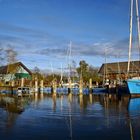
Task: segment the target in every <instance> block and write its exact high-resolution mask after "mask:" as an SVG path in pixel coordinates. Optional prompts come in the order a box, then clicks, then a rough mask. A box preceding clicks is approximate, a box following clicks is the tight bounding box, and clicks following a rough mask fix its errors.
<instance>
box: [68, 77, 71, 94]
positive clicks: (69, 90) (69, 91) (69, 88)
mask: <svg viewBox="0 0 140 140" xmlns="http://www.w3.org/2000/svg"><path fill="white" fill-rule="evenodd" d="M71 88H72V86H71V79H70V78H69V87H68V93H71Z"/></svg>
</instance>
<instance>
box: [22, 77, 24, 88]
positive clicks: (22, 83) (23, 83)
mask: <svg viewBox="0 0 140 140" xmlns="http://www.w3.org/2000/svg"><path fill="white" fill-rule="evenodd" d="M21 87H24V78H21Z"/></svg>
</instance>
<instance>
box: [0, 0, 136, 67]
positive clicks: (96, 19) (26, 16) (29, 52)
mask: <svg viewBox="0 0 140 140" xmlns="http://www.w3.org/2000/svg"><path fill="white" fill-rule="evenodd" d="M129 17H130V0H0V55H3V53H2V51H3V52H7V50H11V51H13V52H15V53H14V54H16V56H17V60H18V61H21V62H23V63H24V64H25V65H26V66H27V67H29V68H34V67H35V66H37V67H39V68H40V69H48V68H50V69H51V68H52V67H53V69H59V68H60V66H61V65H63V67H66V66H67V65H68V48H69V46H70V41H71V42H72V43H71V57H70V59H71V60H74V61H75V62H76V64H77V65H78V63H79V61H80V60H86V62H87V63H89V64H90V65H93V66H101V64H102V63H104V61H105V55H104V54H105V50H106V56H107V62H114V61H127V56H128V55H127V54H128V45H129V44H128V42H129ZM134 19H135V18H134ZM134 25H136V23H134ZM134 33H135V31H134ZM134 36H136V35H134ZM133 40H137V39H136V37H135V38H134V39H133ZM135 42H136V41H135ZM133 48H134V49H133V55H132V57H134V59H137V58H136V56H137V52H138V51H136V50H137V49H136V48H137V45H136V43H135V45H134V46H133Z"/></svg>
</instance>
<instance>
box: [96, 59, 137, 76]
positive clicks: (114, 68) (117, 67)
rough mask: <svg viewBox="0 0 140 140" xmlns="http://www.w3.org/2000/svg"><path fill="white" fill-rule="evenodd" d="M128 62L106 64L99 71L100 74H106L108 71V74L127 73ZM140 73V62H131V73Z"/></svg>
mask: <svg viewBox="0 0 140 140" xmlns="http://www.w3.org/2000/svg"><path fill="white" fill-rule="evenodd" d="M127 65H128V62H127V61H126V62H114V63H105V64H102V66H101V67H100V69H99V72H98V73H100V74H104V72H105V71H106V73H107V74H110V73H127ZM139 71H140V61H131V62H130V70H129V72H130V73H135V72H139Z"/></svg>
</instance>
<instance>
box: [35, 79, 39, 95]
mask: <svg viewBox="0 0 140 140" xmlns="http://www.w3.org/2000/svg"><path fill="white" fill-rule="evenodd" d="M35 93H38V80H37V79H36V80H35Z"/></svg>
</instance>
